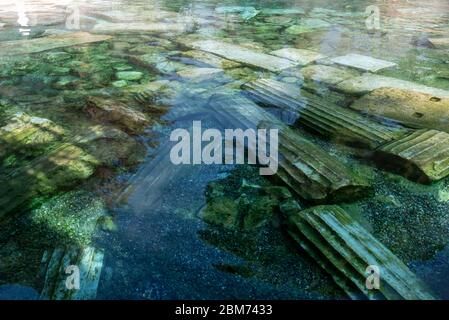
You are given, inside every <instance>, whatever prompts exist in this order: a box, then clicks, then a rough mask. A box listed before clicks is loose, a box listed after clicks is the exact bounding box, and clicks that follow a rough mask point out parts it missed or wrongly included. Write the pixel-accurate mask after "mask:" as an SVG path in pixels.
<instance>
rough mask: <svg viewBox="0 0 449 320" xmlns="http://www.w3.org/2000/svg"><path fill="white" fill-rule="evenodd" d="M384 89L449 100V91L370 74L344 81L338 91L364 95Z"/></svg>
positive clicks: (337, 87) (339, 85)
mask: <svg viewBox="0 0 449 320" xmlns="http://www.w3.org/2000/svg"><path fill="white" fill-rule="evenodd" d="M384 87H386V88H395V89H402V90H410V91H413V92H421V93H427V94H430V95H433V96H435V97H438V98H449V91H448V90H443V89H438V88H433V87H428V86H425V85H422V84H418V83H414V82H410V81H406V80H401V79H396V78H391V77H385V76H379V75H375V74H369V73H365V74H363V75H362V76H359V77H355V78H351V79H348V80H345V81H342V82H340V83H339V84H338V85H337V86H336V89H337V90H338V91H341V92H344V93H348V94H354V95H364V94H366V93H369V92H371V91H373V90H375V89H380V88H384Z"/></svg>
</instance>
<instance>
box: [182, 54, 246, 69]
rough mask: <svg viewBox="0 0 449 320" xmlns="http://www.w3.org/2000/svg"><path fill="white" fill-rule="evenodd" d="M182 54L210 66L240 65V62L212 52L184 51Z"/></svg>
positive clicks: (221, 67) (228, 67)
mask: <svg viewBox="0 0 449 320" xmlns="http://www.w3.org/2000/svg"><path fill="white" fill-rule="evenodd" d="M182 55H183V56H185V57H189V58H192V59H194V60H198V61H200V62H203V63H205V64H208V65H210V66H211V67H214V68H218V69H231V68H236V67H239V66H240V64H239V63H237V62H235V61H231V60H228V59H224V58H222V57H219V56H216V55H214V54H212V53H209V52H205V51H200V50H189V51H185V52H183V53H182Z"/></svg>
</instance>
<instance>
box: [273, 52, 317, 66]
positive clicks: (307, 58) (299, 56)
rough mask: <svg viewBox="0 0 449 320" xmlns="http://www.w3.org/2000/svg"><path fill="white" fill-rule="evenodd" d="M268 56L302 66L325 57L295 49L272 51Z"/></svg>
mask: <svg viewBox="0 0 449 320" xmlns="http://www.w3.org/2000/svg"><path fill="white" fill-rule="evenodd" d="M270 54H272V55H274V56H277V57H281V58H285V59H288V60H292V61H294V62H297V63H298V64H300V65H302V66H305V65H307V64H309V63H312V62H314V61H316V60H319V59H322V58H324V57H325V56H324V55H322V54H320V53H318V52H315V51H312V50H306V49H296V48H283V49H279V50H276V51H272V52H270Z"/></svg>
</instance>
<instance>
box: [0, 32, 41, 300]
mask: <svg viewBox="0 0 449 320" xmlns="http://www.w3.org/2000/svg"><path fill="white" fill-rule="evenodd" d="M0 26H1V24H0ZM37 299H39V293H38V292H37V291H36V290H34V289H33V288H31V287H27V286H22V285H19V284H12V285H2V286H0V300H37Z"/></svg>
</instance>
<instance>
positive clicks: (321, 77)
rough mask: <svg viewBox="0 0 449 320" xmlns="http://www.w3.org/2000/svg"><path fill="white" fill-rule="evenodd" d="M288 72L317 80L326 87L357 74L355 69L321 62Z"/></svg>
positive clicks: (309, 79) (305, 78)
mask: <svg viewBox="0 0 449 320" xmlns="http://www.w3.org/2000/svg"><path fill="white" fill-rule="evenodd" d="M289 72H290V71H289ZM290 73H291V75H295V76H297V77H302V78H304V80H307V81H313V82H317V83H320V84H323V85H325V86H328V87H334V86H335V85H337V84H338V83H340V82H342V81H344V80H348V79H351V78H354V77H356V76H358V75H359V74H358V73H357V71H350V70H343V69H339V68H335V67H330V66H325V65H321V64H316V65H311V66H307V67H305V68H302V69H299V70H296V71H292V72H290Z"/></svg>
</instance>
